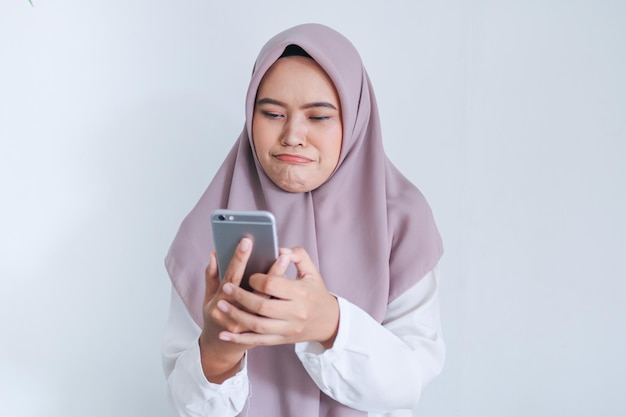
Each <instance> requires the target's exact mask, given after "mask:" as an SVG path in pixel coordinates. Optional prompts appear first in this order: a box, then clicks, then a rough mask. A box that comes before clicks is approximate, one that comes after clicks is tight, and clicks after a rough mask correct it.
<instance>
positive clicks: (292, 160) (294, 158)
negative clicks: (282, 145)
mask: <svg viewBox="0 0 626 417" xmlns="http://www.w3.org/2000/svg"><path fill="white" fill-rule="evenodd" d="M274 157H275V158H276V159H278V160H279V161H281V162H286V163H289V164H309V163H311V162H313V160H312V159H310V158H307V157H306V156H302V155H297V154H290V153H280V154H277V155H274Z"/></svg>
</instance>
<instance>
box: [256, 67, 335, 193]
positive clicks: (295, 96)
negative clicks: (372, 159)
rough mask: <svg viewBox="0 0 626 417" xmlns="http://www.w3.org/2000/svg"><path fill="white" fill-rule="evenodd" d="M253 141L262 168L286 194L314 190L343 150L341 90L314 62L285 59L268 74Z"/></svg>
mask: <svg viewBox="0 0 626 417" xmlns="http://www.w3.org/2000/svg"><path fill="white" fill-rule="evenodd" d="M252 137H253V140H254V147H255V148H256V154H257V158H258V159H259V162H260V163H261V167H262V168H263V170H264V171H265V173H266V174H267V176H268V177H270V179H271V180H272V181H273V182H274V184H276V185H277V186H278V187H280V188H282V189H283V190H285V191H289V192H294V193H296V192H306V191H311V190H314V189H316V188H317V187H319V186H320V185H322V184H323V183H324V182H325V181H326V180H327V179H328V178H329V177H330V175H331V174H332V173H333V171H334V170H335V167H336V166H337V163H338V162H339V154H340V152H341V142H342V138H343V129H342V123H341V108H340V105H339V98H338V95H337V91H336V90H335V86H334V85H333V83H332V82H331V80H330V78H329V77H328V75H326V72H324V70H323V69H322V68H321V67H320V66H319V65H318V64H317V63H316V62H315V61H314V60H312V59H310V58H306V57H302V56H291V57H285V58H281V59H279V60H278V61H276V62H275V63H274V64H273V65H272V66H271V67H270V69H269V70H268V71H267V73H265V75H264V77H263V80H262V81H261V84H260V85H259V90H258V92H257V98H256V104H255V108H254V115H253V118H252Z"/></svg>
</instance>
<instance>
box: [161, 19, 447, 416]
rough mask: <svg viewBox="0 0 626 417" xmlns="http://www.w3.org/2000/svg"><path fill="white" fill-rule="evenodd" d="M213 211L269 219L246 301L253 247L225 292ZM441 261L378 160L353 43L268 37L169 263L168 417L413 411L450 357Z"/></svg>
mask: <svg viewBox="0 0 626 417" xmlns="http://www.w3.org/2000/svg"><path fill="white" fill-rule="evenodd" d="M217 208H232V209H237V210H253V209H263V210H269V211H271V212H273V213H274V215H275V217H276V221H277V229H278V240H279V243H280V245H281V246H282V247H283V248H284V249H281V251H280V253H281V254H280V256H279V259H278V260H277V261H276V263H275V264H274V265H273V266H272V268H271V269H270V271H268V273H267V274H256V275H254V276H253V277H251V278H250V285H251V286H252V287H253V289H254V290H255V291H254V292H247V291H245V290H243V289H242V288H240V287H239V286H238V284H239V282H240V280H241V275H242V273H243V268H244V267H245V262H246V260H247V257H248V256H249V253H250V250H251V248H250V246H251V242H250V241H249V240H248V239H243V240H242V241H241V243H240V245H239V248H238V250H237V252H236V254H235V256H234V257H233V260H232V261H231V263H230V265H229V267H228V269H227V271H226V273H225V278H224V280H223V282H222V283H220V282H219V279H218V273H217V266H216V261H215V255H214V254H213V253H212V251H213V245H212V242H211V239H212V237H211V236H212V232H211V227H210V221H209V219H210V213H211V211H213V210H214V209H217ZM288 248H289V249H288ZM441 254H442V245H441V239H440V237H439V233H438V232H437V228H436V226H435V223H434V220H433V217H432V214H431V211H430V208H429V206H428V204H427V202H426V201H425V199H424V197H423V196H422V194H421V193H420V192H419V191H418V190H417V189H416V188H415V186H413V185H412V184H411V183H410V182H409V181H408V180H407V179H406V178H404V177H403V176H402V174H400V172H399V171H397V169H396V168H395V167H394V166H393V165H392V164H391V162H390V161H389V160H388V159H387V157H386V155H385V153H384V150H383V145H382V138H381V131H380V125H379V118H378V111H377V108H376V100H375V97H374V93H373V90H372V87H371V85H370V81H369V79H368V76H367V73H366V71H365V69H364V67H363V64H362V62H361V59H360V57H359V54H358V52H357V51H356V50H355V48H354V47H353V46H352V44H351V43H350V42H349V41H348V40H347V39H346V38H344V37H343V36H342V35H340V34H339V33H337V32H336V31H334V30H332V29H330V28H328V27H325V26H322V25H317V24H306V25H300V26H296V27H294V28H291V29H288V30H286V31H284V32H282V33H280V34H278V35H276V36H275V37H274V38H272V39H271V40H270V41H269V42H268V43H267V44H266V45H265V47H264V48H263V49H262V50H261V52H260V54H259V57H258V58H257V61H256V63H255V66H254V71H253V74H252V78H251V82H250V86H249V89H248V94H247V99H246V124H245V128H244V130H243V132H242V134H241V135H240V137H239V139H238V141H237V142H236V144H235V146H234V147H233V149H232V151H231V152H230V154H229V155H228V156H227V158H226V160H225V161H224V163H223V165H222V166H221V168H220V169H219V171H218V172H217V174H216V176H215V178H214V179H213V181H212V182H211V184H210V185H209V187H208V189H207V191H206V192H205V193H204V195H203V196H202V197H201V199H200V201H199V202H198V204H197V205H196V207H195V208H194V209H193V210H192V211H191V213H190V214H189V215H188V216H187V217H186V219H185V220H184V222H183V224H182V225H181V228H180V230H179V232H178V234H177V236H176V238H175V240H174V242H173V244H172V247H171V249H170V251H169V253H168V256H167V259H166V266H167V270H168V272H169V274H170V277H171V280H172V284H173V287H174V289H175V291H172V302H171V311H170V318H169V321H168V326H167V329H166V335H165V340H164V367H165V372H166V375H167V377H168V384H169V388H170V393H171V397H172V400H173V403H174V405H175V407H176V409H177V411H178V412H179V413H180V415H182V416H235V415H245V416H272V417H275V416H367V415H369V416H381V415H385V416H394V417H400V416H411V415H413V414H412V411H411V410H412V409H414V408H415V405H416V403H417V401H418V399H419V396H420V392H421V389H422V387H423V386H424V385H425V384H426V383H427V382H429V381H430V380H431V379H432V378H433V377H434V376H436V375H437V374H438V373H439V372H440V371H441V368H442V366H443V361H444V344H443V340H442V338H441V330H440V323H439V312H438V309H439V307H438V302H437V285H438V284H437V282H438V280H437V263H438V261H439V259H440V257H441ZM207 265H208V266H207Z"/></svg>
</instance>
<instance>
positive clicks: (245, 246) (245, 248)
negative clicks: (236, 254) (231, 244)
mask: <svg viewBox="0 0 626 417" xmlns="http://www.w3.org/2000/svg"><path fill="white" fill-rule="evenodd" d="M250 243H251V242H250V239H248V238H243V239H241V243H240V244H239V249H241V250H242V251H244V252H247V251H248V249H250Z"/></svg>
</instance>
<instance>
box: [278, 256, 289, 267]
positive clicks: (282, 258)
mask: <svg viewBox="0 0 626 417" xmlns="http://www.w3.org/2000/svg"><path fill="white" fill-rule="evenodd" d="M278 265H280V267H281V268H286V267H287V265H289V257H288V256H286V255H280V258H278Z"/></svg>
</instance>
